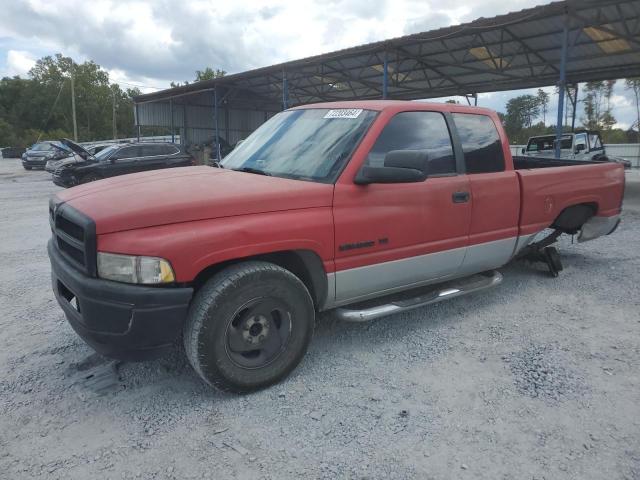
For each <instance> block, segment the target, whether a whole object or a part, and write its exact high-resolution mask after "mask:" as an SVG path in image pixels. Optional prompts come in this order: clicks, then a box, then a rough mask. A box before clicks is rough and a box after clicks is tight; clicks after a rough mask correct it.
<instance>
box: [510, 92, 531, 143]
mask: <svg viewBox="0 0 640 480" xmlns="http://www.w3.org/2000/svg"><path fill="white" fill-rule="evenodd" d="M539 115H540V103H539V101H538V97H536V96H534V95H520V96H518V97H514V98H512V99H510V100H509V101H508V102H507V111H506V114H505V116H504V126H505V129H506V131H507V134H508V135H509V136H512V137H514V138H515V137H516V136H519V134H520V133H521V132H522V130H523V129H525V128H531V126H532V125H533V120H534V119H535V118H537V117H538V116H539Z"/></svg>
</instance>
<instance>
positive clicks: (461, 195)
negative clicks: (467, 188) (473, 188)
mask: <svg viewBox="0 0 640 480" xmlns="http://www.w3.org/2000/svg"><path fill="white" fill-rule="evenodd" d="M451 199H452V200H453V203H466V202H468V201H469V192H454V193H453V195H451Z"/></svg>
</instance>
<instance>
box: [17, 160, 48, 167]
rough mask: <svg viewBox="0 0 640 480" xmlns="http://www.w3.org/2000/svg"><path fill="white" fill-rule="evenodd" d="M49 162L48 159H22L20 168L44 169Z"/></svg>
mask: <svg viewBox="0 0 640 480" xmlns="http://www.w3.org/2000/svg"><path fill="white" fill-rule="evenodd" d="M47 161H49V159H48V158H42V159H41V158H26V159H25V158H23V159H22V166H23V167H31V168H44V167H45V165H46V164H47Z"/></svg>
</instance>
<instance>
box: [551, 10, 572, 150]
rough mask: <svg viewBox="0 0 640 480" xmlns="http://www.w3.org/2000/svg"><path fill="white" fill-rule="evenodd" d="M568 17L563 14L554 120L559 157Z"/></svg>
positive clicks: (556, 147)
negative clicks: (556, 110) (556, 106)
mask: <svg viewBox="0 0 640 480" xmlns="http://www.w3.org/2000/svg"><path fill="white" fill-rule="evenodd" d="M568 22H569V18H568V16H567V15H566V14H565V16H564V27H563V29H562V53H561V54H560V79H559V81H558V116H557V121H556V144H555V148H554V150H555V156H556V158H560V147H561V145H560V142H561V140H562V116H563V114H564V93H565V88H566V83H567V76H566V73H567V43H568V41H569V26H568Z"/></svg>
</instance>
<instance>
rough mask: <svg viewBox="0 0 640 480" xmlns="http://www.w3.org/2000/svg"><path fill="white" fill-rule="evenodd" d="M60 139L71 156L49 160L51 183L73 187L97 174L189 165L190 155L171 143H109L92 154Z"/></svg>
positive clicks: (105, 175)
mask: <svg viewBox="0 0 640 480" xmlns="http://www.w3.org/2000/svg"><path fill="white" fill-rule="evenodd" d="M61 142H62V143H63V144H64V145H65V146H67V147H68V148H69V149H71V150H73V152H74V155H73V157H70V158H67V159H64V160H63V161H61V162H56V163H55V164H54V163H52V164H51V165H50V167H49V168H50V170H51V171H52V173H53V183H55V184H56V185H60V186H61V187H73V186H74V185H79V184H81V183H88V182H93V181H95V180H100V179H101V178H107V177H115V176H117V175H125V174H127V173H135V172H144V171H146V170H157V169H161V168H171V167H186V166H189V165H193V164H194V162H193V157H191V155H189V154H188V153H186V152H185V151H184V150H183V149H182V148H181V147H180V146H179V145H175V144H173V143H136V144H124V145H110V146H108V147H107V148H105V149H103V150H100V151H99V152H98V153H96V154H95V155H92V154H91V153H89V152H88V151H87V150H86V149H85V148H83V147H82V146H80V145H78V144H77V143H74V142H72V141H71V140H69V139H66V138H64V139H62V140H61Z"/></svg>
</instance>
